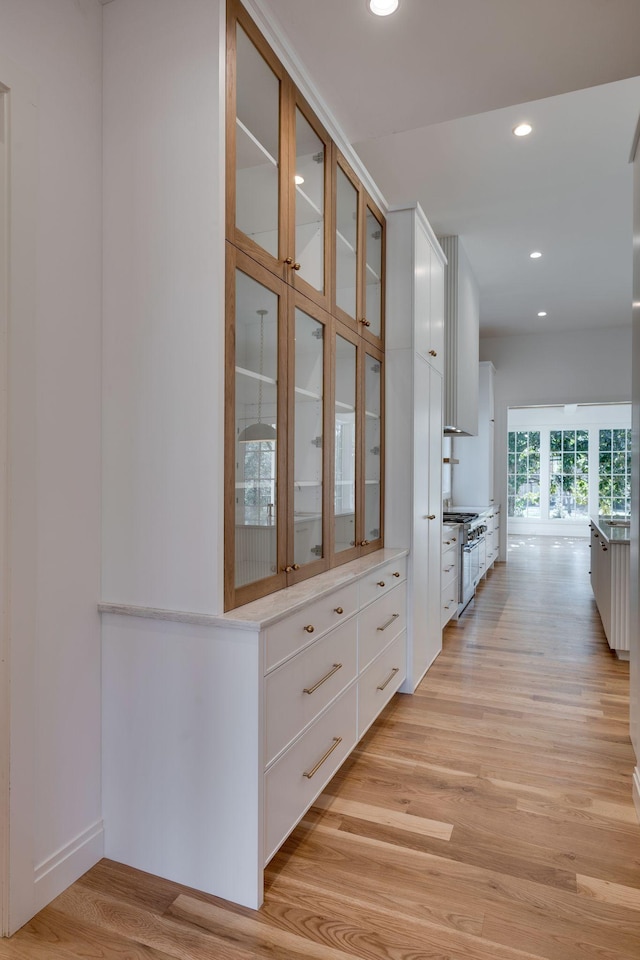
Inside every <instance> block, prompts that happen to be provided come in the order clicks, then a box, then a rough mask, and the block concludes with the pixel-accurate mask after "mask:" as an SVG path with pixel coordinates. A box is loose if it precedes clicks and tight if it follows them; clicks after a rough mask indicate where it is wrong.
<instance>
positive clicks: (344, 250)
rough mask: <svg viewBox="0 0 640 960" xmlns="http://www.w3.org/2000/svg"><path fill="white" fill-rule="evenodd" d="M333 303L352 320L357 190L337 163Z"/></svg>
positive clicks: (355, 263)
mask: <svg viewBox="0 0 640 960" xmlns="http://www.w3.org/2000/svg"><path fill="white" fill-rule="evenodd" d="M335 169H336V305H337V306H338V307H339V308H340V309H341V310H344V312H345V313H347V314H349V316H350V317H353V318H354V319H355V316H356V288H357V277H358V191H357V189H356V188H355V187H354V185H353V184H352V183H351V180H349V177H348V176H347V175H346V173H345V172H344V170H342V168H341V167H340V164H337V165H336V168H335Z"/></svg>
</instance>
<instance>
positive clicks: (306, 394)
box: [293, 309, 324, 566]
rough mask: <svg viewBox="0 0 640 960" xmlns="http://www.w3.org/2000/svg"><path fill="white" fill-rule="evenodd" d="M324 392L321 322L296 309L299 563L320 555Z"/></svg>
mask: <svg viewBox="0 0 640 960" xmlns="http://www.w3.org/2000/svg"><path fill="white" fill-rule="evenodd" d="M323 396H324V326H323V324H321V323H319V322H318V321H317V320H314V319H313V317H310V316H308V314H306V313H304V312H303V311H302V310H298V309H296V339H295V399H294V418H295V426H294V430H295V434H294V436H295V441H294V488H293V530H294V563H298V564H300V566H303V565H304V564H306V563H312V562H313V561H314V560H318V559H319V558H320V557H322V556H323V543H322V491H323V485H322V477H323V474H322V465H323V454H322V443H323V432H324V422H323Z"/></svg>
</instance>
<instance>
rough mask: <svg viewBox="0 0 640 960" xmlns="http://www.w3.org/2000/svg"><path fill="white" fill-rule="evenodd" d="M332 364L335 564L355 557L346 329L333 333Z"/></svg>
mask: <svg viewBox="0 0 640 960" xmlns="http://www.w3.org/2000/svg"><path fill="white" fill-rule="evenodd" d="M335 342H336V345H335V361H334V377H335V386H334V432H335V442H334V457H333V471H334V477H333V491H334V494H333V538H334V555H335V558H336V561H337V562H344V561H346V560H350V559H351V558H352V557H353V556H357V553H358V550H357V548H358V544H357V529H358V528H357V507H358V497H359V490H358V485H357V481H356V478H357V467H358V461H359V453H358V446H359V436H360V431H359V422H358V418H359V413H360V410H359V405H358V390H357V382H358V378H357V346H356V343H355V337H354V336H353V335H352V334H351V333H350V332H349V331H347V330H342V331H341V332H338V333H336V341H335Z"/></svg>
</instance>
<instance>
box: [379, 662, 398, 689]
mask: <svg viewBox="0 0 640 960" xmlns="http://www.w3.org/2000/svg"><path fill="white" fill-rule="evenodd" d="M399 672H400V667H394V668H393V670H392V671H391V673H390V674H389V676H388V677H387V679H386V680H385V682H384V683H381V684H380V686H379V687H378V690H384V688H385V687H386V686H387V684H388V683H391V681H392V680H393V678H394V677H395V675H396V673H399Z"/></svg>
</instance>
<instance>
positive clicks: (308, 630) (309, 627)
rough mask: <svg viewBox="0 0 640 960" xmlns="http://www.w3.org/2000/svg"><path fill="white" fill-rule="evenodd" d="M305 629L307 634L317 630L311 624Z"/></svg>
mask: <svg viewBox="0 0 640 960" xmlns="http://www.w3.org/2000/svg"><path fill="white" fill-rule="evenodd" d="M304 629H305V630H306V631H307V633H313V631H314V630H315V627H314V625H313V624H312V623H309V624H307V626H306V627H305V628H304Z"/></svg>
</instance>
